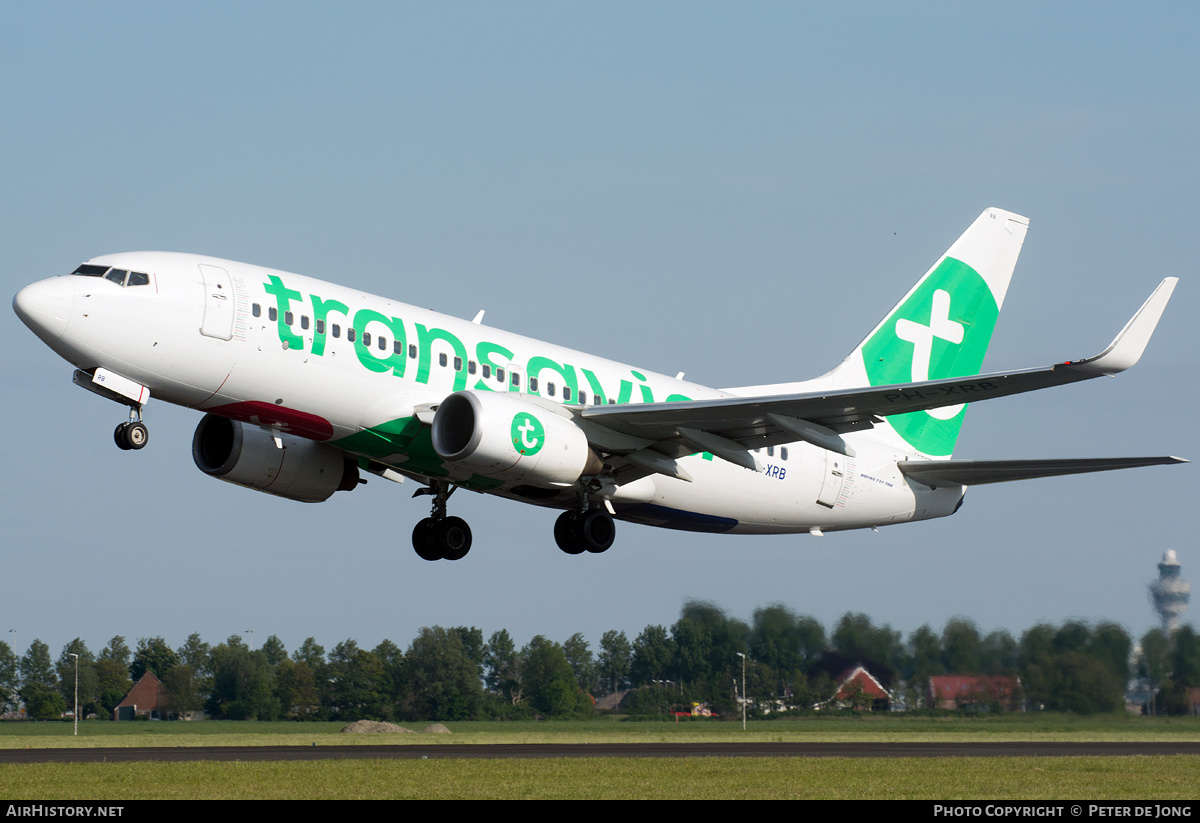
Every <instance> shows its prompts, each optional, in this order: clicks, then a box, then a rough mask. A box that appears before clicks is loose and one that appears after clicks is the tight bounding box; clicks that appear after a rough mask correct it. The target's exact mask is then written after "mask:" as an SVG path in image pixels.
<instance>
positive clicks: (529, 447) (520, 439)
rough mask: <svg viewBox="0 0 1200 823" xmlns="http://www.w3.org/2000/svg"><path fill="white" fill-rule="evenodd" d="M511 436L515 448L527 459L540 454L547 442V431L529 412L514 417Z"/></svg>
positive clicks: (519, 413)
mask: <svg viewBox="0 0 1200 823" xmlns="http://www.w3.org/2000/svg"><path fill="white" fill-rule="evenodd" d="M511 434H512V443H513V448H514V449H516V450H517V451H518V452H520V453H521V454H523V455H525V456H526V457H531V456H533V455H535V454H537V453H538V452H540V451H541V450H542V444H543V443H545V442H546V430H545V429H544V428H543V427H542V424H541V422H540V421H539V420H538V419H537V418H536V417H534V416H533V415H532V414H530V413H529V412H518V413H517V415H516V416H515V417H513V421H512V430H511Z"/></svg>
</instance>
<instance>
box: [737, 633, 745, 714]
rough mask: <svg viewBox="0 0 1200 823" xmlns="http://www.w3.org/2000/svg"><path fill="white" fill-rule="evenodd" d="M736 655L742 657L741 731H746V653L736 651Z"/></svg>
mask: <svg viewBox="0 0 1200 823" xmlns="http://www.w3.org/2000/svg"><path fill="white" fill-rule="evenodd" d="M737 656H738V657H740V658H742V731H746V655H744V654H742V653H741V652H738V653H737Z"/></svg>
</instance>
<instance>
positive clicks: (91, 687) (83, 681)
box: [57, 637, 100, 718]
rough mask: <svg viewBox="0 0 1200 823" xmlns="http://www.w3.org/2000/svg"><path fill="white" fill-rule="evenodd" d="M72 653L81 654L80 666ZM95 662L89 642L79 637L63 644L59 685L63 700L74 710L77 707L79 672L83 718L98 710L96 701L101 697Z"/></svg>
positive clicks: (59, 664) (60, 657)
mask: <svg viewBox="0 0 1200 823" xmlns="http://www.w3.org/2000/svg"><path fill="white" fill-rule="evenodd" d="M72 654H77V655H79V658H78V661H79V662H78V667H76V658H74V657H71V655H72ZM94 664H95V658H94V657H93V656H92V653H91V651H89V650H88V647H87V644H86V643H84V642H83V640H81V639H80V638H78V637H76V638H75V639H74V640H72V641H71V642H70V643H68V644H67V645H65V646H63V650H62V654H60V655H59V656H58V666H57V670H58V680H59V687H60V689H61V692H62V696H63V700H64V701H65V702H66V704H67V706H68V707H69V708H70V709H71V710H72V711H73V710H74V708H75V693H76V688H75V686H76V674H78V685H79V689H78V692H79V714H80V716H81V718H82V717H87V716H88V714H89V713H91V712H94V711H96V703H97V701H98V699H99V697H100V677H99V676H98V675H97V674H96V668H95V665H94Z"/></svg>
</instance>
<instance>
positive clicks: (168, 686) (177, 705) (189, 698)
mask: <svg viewBox="0 0 1200 823" xmlns="http://www.w3.org/2000/svg"><path fill="white" fill-rule="evenodd" d="M160 679H161V681H162V690H161V691H160V693H159V698H158V704H159V706H160V707H161V708H162V709H163V710H164V711H165V712H166V713H167V714H169V715H170V714H173V715H175V716H176V717H177V718H178V717H182V716H183V715H185V714H187V713H188V712H195V711H199V710H200V709H202V708H204V692H203V691H202V690H201V679H200V677H198V676H197V674H196V671H195V670H194V669H193V668H192V667H191V666H189V665H188V664H187V663H180V664H178V665H175V666H172V667H171V668H170V669H169V670H168V671H167V673H166V674H164V675H163V676H162V678H160Z"/></svg>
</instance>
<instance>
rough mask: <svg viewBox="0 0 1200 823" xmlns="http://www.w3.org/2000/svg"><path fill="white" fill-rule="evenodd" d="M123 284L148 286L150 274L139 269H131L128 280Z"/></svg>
mask: <svg viewBox="0 0 1200 823" xmlns="http://www.w3.org/2000/svg"><path fill="white" fill-rule="evenodd" d="M125 285H127V286H149V285H150V275H148V274H145V273H143V272H140V271H131V272H130V273H129V282H128V283H126V284H125Z"/></svg>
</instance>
